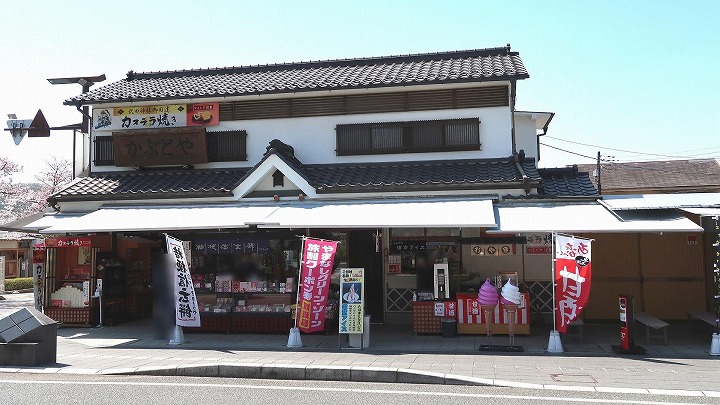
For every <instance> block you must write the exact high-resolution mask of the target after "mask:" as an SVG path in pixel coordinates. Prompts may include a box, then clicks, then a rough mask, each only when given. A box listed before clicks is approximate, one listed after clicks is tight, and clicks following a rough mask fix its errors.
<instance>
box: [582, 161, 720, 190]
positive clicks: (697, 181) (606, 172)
mask: <svg viewBox="0 0 720 405" xmlns="http://www.w3.org/2000/svg"><path fill="white" fill-rule="evenodd" d="M578 168H579V169H580V170H581V171H588V172H591V173H592V172H593V170H595V168H596V166H595V165H592V164H585V165H578ZM600 176H601V177H600V181H601V183H602V192H603V194H604V193H605V192H608V191H611V190H612V191H622V190H628V189H631V190H635V189H668V191H672V190H676V191H689V190H693V189H706V190H707V189H714V190H720V164H718V162H717V161H716V160H715V159H692V160H661V161H651V162H626V163H602V164H601V167H600ZM590 179H591V180H592V182H593V184H594V185H595V186H597V183H596V179H595V177H594V176H590Z"/></svg>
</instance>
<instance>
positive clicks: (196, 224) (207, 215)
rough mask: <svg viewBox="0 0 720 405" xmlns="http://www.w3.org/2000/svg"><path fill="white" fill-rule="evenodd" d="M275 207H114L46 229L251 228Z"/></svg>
mask: <svg viewBox="0 0 720 405" xmlns="http://www.w3.org/2000/svg"><path fill="white" fill-rule="evenodd" d="M276 209H277V207H272V206H249V207H248V206H192V207H187V206H185V207H179V206H172V207H158V206H149V207H112V208H101V209H99V210H97V211H94V212H91V213H89V214H86V215H83V216H82V217H79V218H75V219H74V220H72V221H67V222H63V223H61V224H57V225H54V226H51V227H49V228H45V229H42V230H41V231H40V232H41V233H45V234H55V233H89V232H121V231H128V232H131V231H172V230H186V229H233V228H247V227H248V226H249V225H251V224H255V223H258V222H260V223H262V221H263V219H264V218H265V217H267V216H268V215H270V213H272V212H273V211H275V210H276Z"/></svg>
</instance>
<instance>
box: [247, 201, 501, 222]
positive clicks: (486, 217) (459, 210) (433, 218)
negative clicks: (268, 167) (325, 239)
mask: <svg viewBox="0 0 720 405" xmlns="http://www.w3.org/2000/svg"><path fill="white" fill-rule="evenodd" d="M264 222H265V224H261V225H258V227H259V228H385V227H387V228H446V227H447V228H455V227H478V228H487V227H495V226H496V224H495V215H494V213H493V204H492V201H491V200H490V199H412V200H402V199H385V200H373V201H342V202H339V201H338V202H327V201H306V202H302V203H301V202H297V203H292V204H289V205H286V206H281V207H279V208H278V209H277V211H275V212H273V213H272V214H270V216H268V217H267V218H265V221H264Z"/></svg>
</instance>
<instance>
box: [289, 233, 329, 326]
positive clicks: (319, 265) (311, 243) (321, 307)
mask: <svg viewBox="0 0 720 405" xmlns="http://www.w3.org/2000/svg"><path fill="white" fill-rule="evenodd" d="M336 251H337V242H331V241H325V240H317V239H305V244H304V246H303V252H302V258H303V262H302V264H301V269H302V270H301V273H300V286H299V289H300V294H299V295H298V305H297V327H298V328H299V329H300V330H301V331H303V332H306V333H310V332H318V331H321V330H323V327H324V326H325V307H326V305H327V300H328V293H329V292H330V275H331V274H332V270H333V261H334V260H335V252H336Z"/></svg>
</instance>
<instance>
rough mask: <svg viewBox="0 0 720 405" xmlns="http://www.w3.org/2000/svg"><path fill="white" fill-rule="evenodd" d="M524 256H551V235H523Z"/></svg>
mask: <svg viewBox="0 0 720 405" xmlns="http://www.w3.org/2000/svg"><path fill="white" fill-rule="evenodd" d="M525 240H526V243H525V254H528V255H549V254H552V235H551V234H549V233H532V234H528V235H525Z"/></svg>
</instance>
